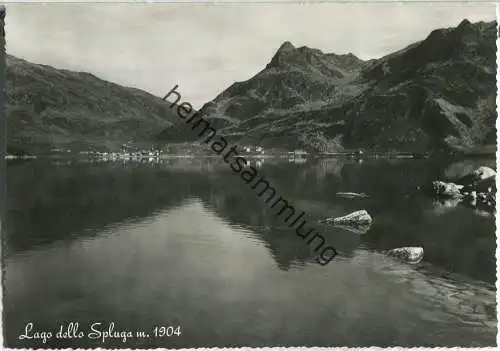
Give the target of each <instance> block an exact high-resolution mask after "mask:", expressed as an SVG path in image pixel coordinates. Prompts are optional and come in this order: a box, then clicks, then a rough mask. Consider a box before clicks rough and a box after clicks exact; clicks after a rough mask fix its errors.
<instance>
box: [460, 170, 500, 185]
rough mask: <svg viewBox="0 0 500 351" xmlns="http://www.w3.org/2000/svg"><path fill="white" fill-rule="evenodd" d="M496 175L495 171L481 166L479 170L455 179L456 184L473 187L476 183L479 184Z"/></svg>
mask: <svg viewBox="0 0 500 351" xmlns="http://www.w3.org/2000/svg"><path fill="white" fill-rule="evenodd" d="M496 175H497V172H495V170H493V169H491V168H490V167H486V166H481V167H479V168H476V169H475V170H474V171H472V172H471V173H469V174H467V175H466V176H463V177H462V178H460V179H457V181H456V183H457V184H462V185H469V186H470V185H475V184H476V183H479V182H481V181H483V180H485V179H488V178H494V177H495V176H496Z"/></svg>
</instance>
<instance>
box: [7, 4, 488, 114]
mask: <svg viewBox="0 0 500 351" xmlns="http://www.w3.org/2000/svg"><path fill="white" fill-rule="evenodd" d="M6 7H7V16H6V36H7V37H6V40H7V44H6V49H7V53H9V54H11V55H14V56H17V57H20V58H24V59H26V60H28V61H30V62H34V63H40V64H48V65H51V66H54V67H56V68H64V69H71V70H76V71H85V72H90V73H93V74H95V75H96V76H98V77H99V78H102V79H106V80H110V81H112V82H115V83H118V84H121V85H125V86H131V87H136V88H139V89H142V90H145V91H148V92H150V93H152V94H154V95H157V96H164V95H165V94H166V93H167V92H168V91H169V90H170V89H171V88H172V87H173V86H174V85H176V84H178V85H179V88H178V91H180V92H181V94H182V99H183V101H188V102H190V103H191V104H192V105H193V106H195V107H197V108H199V107H201V105H203V103H205V102H208V101H210V100H212V99H213V98H215V96H217V95H218V94H219V93H220V92H222V91H223V90H224V89H226V88H227V87H229V86H230V85H231V84H232V83H234V82H235V81H244V80H247V79H249V78H251V77H252V76H253V75H255V74H256V73H258V72H259V71H260V70H262V69H263V68H264V67H265V65H266V64H267V63H268V62H269V61H270V60H271V58H272V56H273V55H274V53H275V52H276V50H277V49H278V48H279V46H280V45H281V44H282V43H283V42H284V41H287V40H288V41H290V42H292V44H293V45H295V46H296V47H299V46H303V45H305V46H309V47H312V48H317V49H320V50H322V51H323V52H328V53H336V54H345V53H349V52H351V53H353V54H355V55H356V56H358V57H360V58H362V59H370V58H379V57H382V56H384V55H386V54H389V53H391V52H393V51H396V50H399V49H401V48H403V47H405V46H407V45H409V44H411V43H412V42H415V41H418V40H422V39H424V38H425V37H426V36H427V35H428V34H429V33H430V32H431V31H432V30H433V29H435V28H442V27H449V26H456V25H458V24H459V23H460V22H461V21H462V20H463V19H464V18H467V19H469V20H470V21H471V22H476V21H481V20H484V21H492V20H494V19H495V5H494V4H493V3H402V2H398V3H376V4H374V3H371V4H369V3H363V4H360V3H358V4H347V3H316V4H314V3H302V4H300V3H287V4H285V3H281V4H279V3H257V4H241V3H240V4H234V3H231V4H217V5H215V4H192V3H191V4H158V3H157V4H146V3H142V4H130V3H129V4H124V3H121V4H102V3H101V4H96V3H93V4H92V3H86V4H61V3H59V4H40V3H38V4H27V3H24V4H21V3H18V4H7V5H6Z"/></svg>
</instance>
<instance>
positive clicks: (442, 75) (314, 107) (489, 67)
mask: <svg viewBox="0 0 500 351" xmlns="http://www.w3.org/2000/svg"><path fill="white" fill-rule="evenodd" d="M495 38H496V22H495V21H493V22H477V23H474V24H472V23H471V22H469V21H468V20H463V21H462V22H461V23H460V24H459V25H458V26H456V27H450V28H441V29H436V30H433V31H432V32H431V33H430V34H429V35H428V36H427V37H426V38H424V39H423V40H421V41H418V42H415V43H413V44H410V45H408V46H406V47H405V48H403V49H401V50H398V51H396V52H394V53H391V54H388V55H386V56H383V57H381V58H379V59H372V60H368V61H363V60H361V59H359V58H357V57H356V56H355V55H353V54H345V55H336V54H324V53H323V52H322V51H320V50H318V49H310V48H308V47H305V46H303V47H300V48H296V47H295V46H294V45H293V44H292V43H291V42H289V41H286V42H284V43H283V44H282V45H281V46H280V47H279V49H278V50H277V52H276V53H275V54H274V56H273V57H272V58H271V60H270V62H269V63H268V64H267V65H266V66H265V68H264V69H263V70H261V71H260V72H259V73H257V74H256V75H255V76H253V77H251V78H250V79H248V80H246V81H243V82H236V83H234V84H233V85H231V86H230V87H229V88H228V89H226V90H225V91H223V92H222V93H221V94H219V95H218V96H217V97H216V98H215V99H214V100H212V101H210V102H208V103H206V104H205V105H203V107H202V108H201V109H200V111H199V113H200V115H201V116H202V117H203V118H205V119H206V120H209V121H210V122H211V123H212V126H214V128H218V129H219V130H220V133H221V134H224V135H227V136H229V137H230V138H232V139H233V140H236V141H239V142H242V143H257V144H261V145H264V146H266V147H284V148H288V149H295V148H306V149H310V150H312V151H319V152H328V151H331V152H334V151H342V150H345V149H360V148H361V149H371V150H377V151H414V152H426V151H430V152H434V151H436V152H450V151H452V152H457V151H458V152H462V151H466V150H470V149H474V148H477V147H481V146H482V145H484V144H491V143H495V141H496V132H495V120H496V110H495V93H496V81H495V71H496V69H495V68H496V64H495V55H496V45H495ZM158 139H159V140H163V141H168V140H182V139H186V140H193V139H194V137H193V136H189V135H186V133H185V132H183V131H182V130H180V128H179V129H178V128H177V127H176V126H172V127H170V128H167V129H166V130H164V131H163V132H162V133H160V134H159V136H158Z"/></svg>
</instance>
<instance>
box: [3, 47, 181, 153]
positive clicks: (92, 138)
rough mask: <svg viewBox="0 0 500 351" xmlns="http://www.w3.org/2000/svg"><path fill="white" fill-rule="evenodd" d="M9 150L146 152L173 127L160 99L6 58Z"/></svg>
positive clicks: (88, 76) (171, 115) (83, 75)
mask: <svg viewBox="0 0 500 351" xmlns="http://www.w3.org/2000/svg"><path fill="white" fill-rule="evenodd" d="M6 61H7V72H6V77H7V84H6V92H7V107H6V115H7V148H8V149H7V150H8V152H9V153H40V152H46V151H50V150H51V149H54V148H60V149H67V148H70V149H73V150H75V149H76V150H88V149H99V150H118V149H119V148H120V147H121V145H122V144H124V143H131V144H132V145H135V146H140V147H143V148H145V147H150V146H152V145H153V142H152V136H154V135H155V134H157V133H158V130H162V129H163V128H166V127H168V126H169V125H171V124H172V123H173V121H175V122H177V116H176V115H175V114H174V113H173V112H172V111H171V110H170V109H169V108H168V105H166V104H165V103H164V102H163V101H162V100H161V99H160V98H158V97H155V96H153V95H151V94H148V93H146V92H143V91H141V90H138V89H133V88H126V87H122V86H119V85H117V84H114V83H110V82H107V81H104V80H101V79H99V78H97V77H95V76H94V75H92V74H89V73H82V72H71V71H67V70H60V69H56V68H53V67H50V66H45V65H38V64H33V63H30V62H28V61H25V60H22V59H19V58H16V57H14V56H11V55H7V59H6Z"/></svg>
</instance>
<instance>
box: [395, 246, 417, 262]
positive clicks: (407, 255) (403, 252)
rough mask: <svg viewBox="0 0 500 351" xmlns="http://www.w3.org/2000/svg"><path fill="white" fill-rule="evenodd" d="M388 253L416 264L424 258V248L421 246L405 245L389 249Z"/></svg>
mask: <svg viewBox="0 0 500 351" xmlns="http://www.w3.org/2000/svg"><path fill="white" fill-rule="evenodd" d="M386 254H387V255H388V256H392V257H396V258H398V259H400V260H402V261H404V262H407V263H412V264H416V263H419V262H420V261H422V259H423V258H424V249H423V248H422V247H420V246H405V247H400V248H397V249H392V250H389V251H387V252H386Z"/></svg>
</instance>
